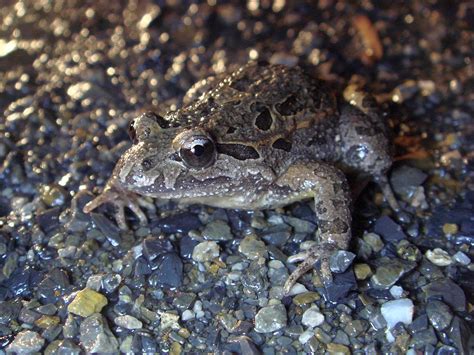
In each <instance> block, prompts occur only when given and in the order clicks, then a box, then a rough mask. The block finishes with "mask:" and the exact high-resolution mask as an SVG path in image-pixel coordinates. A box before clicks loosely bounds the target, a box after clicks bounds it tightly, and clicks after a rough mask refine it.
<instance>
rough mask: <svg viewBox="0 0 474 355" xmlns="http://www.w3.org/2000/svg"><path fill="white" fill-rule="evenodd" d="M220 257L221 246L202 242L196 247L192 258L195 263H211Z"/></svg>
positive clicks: (212, 242)
mask: <svg viewBox="0 0 474 355" xmlns="http://www.w3.org/2000/svg"><path fill="white" fill-rule="evenodd" d="M218 256H219V245H218V244H217V243H216V242H214V241H211V242H202V243H199V244H197V245H196V246H195V247H194V250H193V255H192V258H193V260H194V261H198V262H205V261H211V260H213V259H215V258H217V257H218Z"/></svg>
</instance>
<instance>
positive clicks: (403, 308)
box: [380, 298, 415, 329]
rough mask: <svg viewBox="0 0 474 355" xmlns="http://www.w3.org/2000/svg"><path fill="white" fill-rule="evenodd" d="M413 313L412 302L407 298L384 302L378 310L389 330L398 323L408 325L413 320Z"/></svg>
mask: <svg viewBox="0 0 474 355" xmlns="http://www.w3.org/2000/svg"><path fill="white" fill-rule="evenodd" d="M414 311H415V307H414V306H413V302H412V300H410V299H408V298H401V299H398V300H394V301H388V302H385V303H384V304H383V305H382V307H381V309H380V312H381V313H382V316H383V317H384V318H385V321H386V322H387V326H388V328H389V329H391V328H393V327H394V326H395V325H396V324H397V323H399V322H402V323H403V324H407V325H408V324H410V323H411V322H412V320H413V313H414Z"/></svg>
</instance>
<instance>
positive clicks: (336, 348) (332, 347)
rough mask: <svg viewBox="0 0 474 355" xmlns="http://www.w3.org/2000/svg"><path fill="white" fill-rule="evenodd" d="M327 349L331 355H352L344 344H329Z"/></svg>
mask: <svg viewBox="0 0 474 355" xmlns="http://www.w3.org/2000/svg"><path fill="white" fill-rule="evenodd" d="M326 349H327V351H328V353H329V354H337V355H351V351H350V350H349V348H348V347H347V346H345V345H342V344H335V343H329V344H328V345H327V348H326Z"/></svg>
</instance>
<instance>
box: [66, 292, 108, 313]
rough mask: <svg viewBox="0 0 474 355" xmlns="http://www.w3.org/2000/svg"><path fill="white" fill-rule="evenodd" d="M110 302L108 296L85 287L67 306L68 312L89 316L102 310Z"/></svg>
mask: <svg viewBox="0 0 474 355" xmlns="http://www.w3.org/2000/svg"><path fill="white" fill-rule="evenodd" d="M107 303H108V301H107V298H106V297H105V296H104V295H102V294H101V293H99V292H96V291H94V290H91V289H88V288H85V289H83V290H81V291H79V292H78V293H77V294H76V297H74V300H73V301H72V302H71V303H70V304H69V306H68V307H67V310H68V312H70V313H72V314H76V315H78V316H81V317H89V316H90V315H92V314H93V313H98V312H100V311H102V308H104V306H105V305H106V304H107Z"/></svg>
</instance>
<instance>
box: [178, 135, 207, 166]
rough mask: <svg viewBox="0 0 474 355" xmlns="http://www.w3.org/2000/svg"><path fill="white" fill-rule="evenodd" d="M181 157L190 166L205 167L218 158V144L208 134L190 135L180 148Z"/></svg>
mask: <svg viewBox="0 0 474 355" xmlns="http://www.w3.org/2000/svg"><path fill="white" fill-rule="evenodd" d="M179 157H180V158H181V160H182V161H183V162H184V164H185V165H186V166H187V167H188V168H192V169H204V168H207V167H208V166H210V165H211V164H212V163H213V162H214V160H215V159H216V146H215V144H214V142H213V141H212V140H211V139H210V138H209V137H206V136H202V135H198V136H190V137H189V138H188V139H186V140H185V141H184V142H183V144H182V146H181V148H180V149H179Z"/></svg>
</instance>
